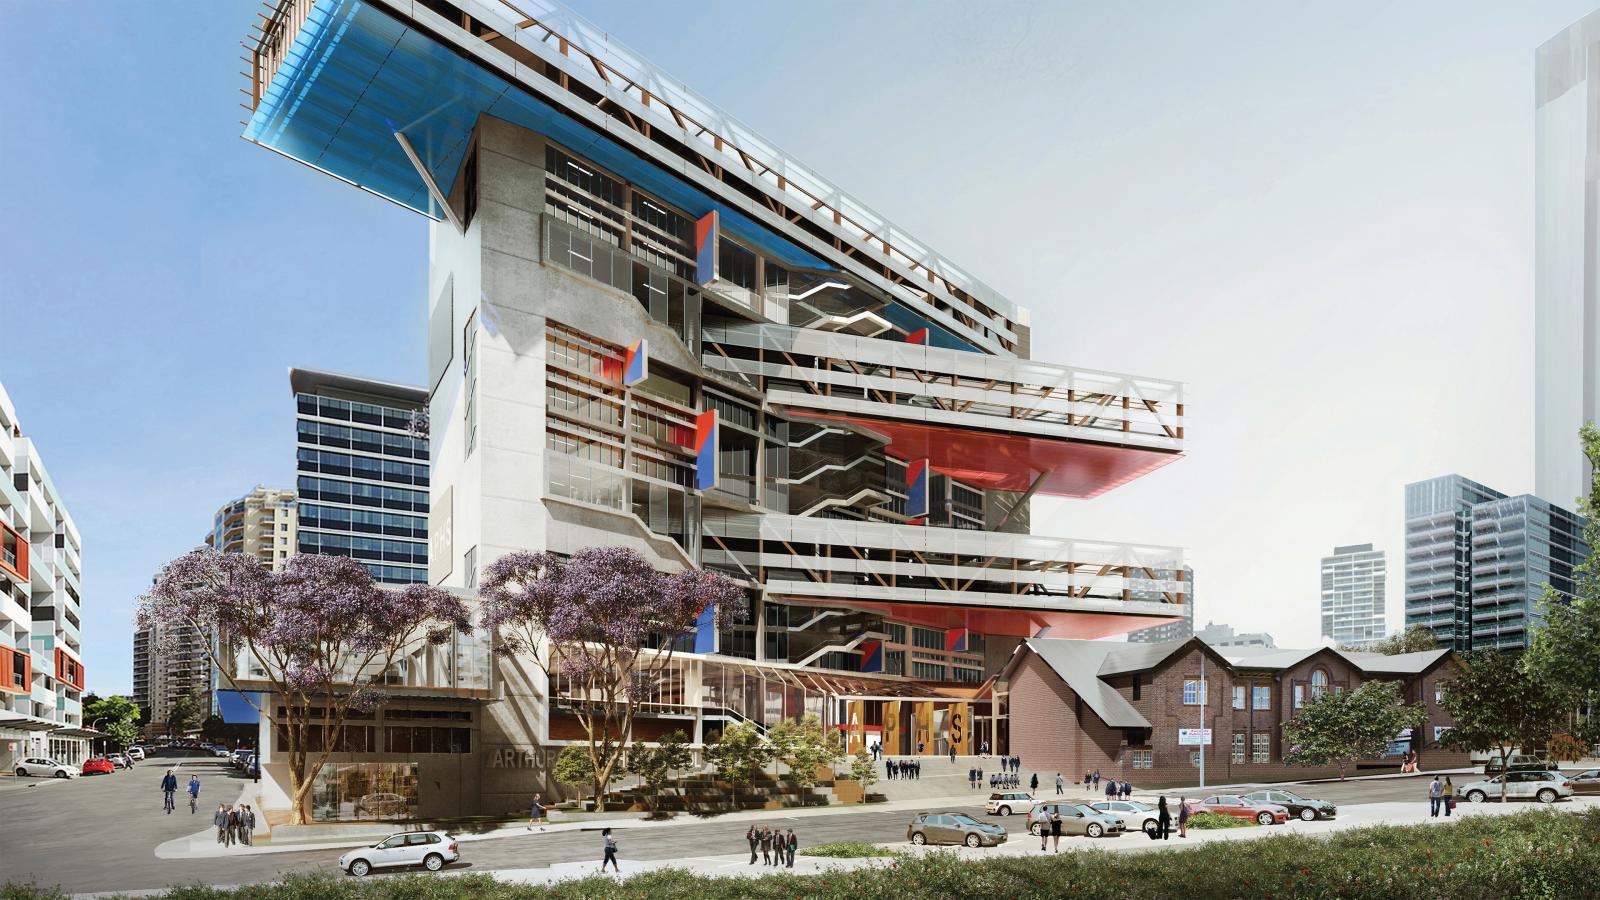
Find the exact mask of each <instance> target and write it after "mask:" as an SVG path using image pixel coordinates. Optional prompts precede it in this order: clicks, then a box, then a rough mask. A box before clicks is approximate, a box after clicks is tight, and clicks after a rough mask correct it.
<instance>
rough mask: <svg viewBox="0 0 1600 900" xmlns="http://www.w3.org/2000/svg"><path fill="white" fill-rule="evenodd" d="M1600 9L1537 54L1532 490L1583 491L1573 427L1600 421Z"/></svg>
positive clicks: (1571, 501) (1562, 496) (1557, 500)
mask: <svg viewBox="0 0 1600 900" xmlns="http://www.w3.org/2000/svg"><path fill="white" fill-rule="evenodd" d="M1597 67H1600V12H1592V13H1590V14H1588V15H1587V16H1584V17H1583V18H1582V19H1580V20H1578V22H1576V23H1575V24H1573V25H1572V26H1571V27H1569V28H1567V29H1566V30H1564V31H1562V32H1561V33H1560V34H1558V35H1556V36H1555V37H1552V38H1551V39H1550V40H1548V41H1546V42H1545V43H1544V44H1543V45H1541V46H1540V47H1539V49H1538V50H1537V51H1536V52H1535V54H1534V114H1533V115H1534V120H1533V121H1534V126H1533V127H1534V144H1533V147H1534V231H1533V234H1534V354H1533V359H1534V382H1533V409H1534V445H1535V454H1536V456H1535V467H1534V493H1535V494H1537V495H1538V496H1540V497H1542V498H1544V499H1545V500H1548V501H1550V502H1552V503H1554V504H1556V505H1557V506H1561V507H1568V508H1571V507H1573V506H1574V505H1575V502H1576V499H1577V498H1578V497H1579V496H1580V495H1581V496H1584V497H1587V496H1588V495H1589V490H1590V485H1591V481H1590V472H1589V467H1588V461H1587V460H1586V459H1585V457H1584V455H1583V453H1582V449H1581V447H1580V446H1579V444H1578V428H1579V427H1580V426H1582V425H1583V423H1584V422H1595V421H1600V249H1597V248H1600V222H1597V221H1596V218H1595V210H1594V204H1595V197H1596V193H1597V184H1596V179H1597V178H1600V75H1597V74H1596V73H1597V72H1600V69H1597Z"/></svg>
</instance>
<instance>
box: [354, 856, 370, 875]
mask: <svg viewBox="0 0 1600 900" xmlns="http://www.w3.org/2000/svg"><path fill="white" fill-rule="evenodd" d="M371 871H372V866H371V865H370V864H369V863H368V862H367V861H366V860H364V859H358V860H356V861H355V862H353V863H351V864H350V874H351V875H354V876H356V877H357V878H361V877H363V876H365V875H366V874H367V873H368V872H371Z"/></svg>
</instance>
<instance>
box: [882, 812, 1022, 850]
mask: <svg viewBox="0 0 1600 900" xmlns="http://www.w3.org/2000/svg"><path fill="white" fill-rule="evenodd" d="M1006 837H1007V835H1006V830H1005V829H1004V828H1001V827H1000V826H999V825H991V824H990V823H988V822H979V821H978V820H977V819H974V818H973V817H971V816H969V815H967V814H966V813H959V812H942V813H918V814H917V815H916V816H915V817H913V818H912V820H911V824H910V825H907V826H906V840H908V841H910V842H911V843H913V844H966V845H967V846H968V847H998V846H999V845H1001V844H1004V843H1005V842H1006Z"/></svg>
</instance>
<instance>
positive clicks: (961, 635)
mask: <svg viewBox="0 0 1600 900" xmlns="http://www.w3.org/2000/svg"><path fill="white" fill-rule="evenodd" d="M944 649H945V650H946V651H947V652H950V653H965V652H967V629H965V628H952V629H950V630H949V631H946V632H945V633H944Z"/></svg>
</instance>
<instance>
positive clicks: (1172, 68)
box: [0, 0, 1592, 693]
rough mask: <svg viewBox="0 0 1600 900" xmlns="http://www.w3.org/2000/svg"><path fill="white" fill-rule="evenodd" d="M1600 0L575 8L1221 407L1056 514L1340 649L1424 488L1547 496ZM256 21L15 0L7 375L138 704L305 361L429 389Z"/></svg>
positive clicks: (1, 153) (95, 614) (1047, 508)
mask: <svg viewBox="0 0 1600 900" xmlns="http://www.w3.org/2000/svg"><path fill="white" fill-rule="evenodd" d="M1591 4H1592V0H1587V2H1562V0H1547V2H1538V3H1525V4H1514V5H1506V4H1494V3H1469V4H1444V3H1438V4H1421V3H1393V4H1375V3H1353V4H1334V5H1326V4H1325V5H1320V6H1304V7H1298V8H1295V9H1282V8H1280V7H1278V6H1277V5H1273V4H1207V5H1204V6H1202V5H1199V4H1178V3H1173V4H1165V5H1163V4H1154V3H1146V4H1116V5H1114V6H1113V5H1106V6H1100V7H1093V8H1091V7H1090V5H1088V4H1080V5H1070V6H1069V5H1067V4H1037V5H1027V4H1003V3H1002V4H981V3H979V4H975V3H971V2H928V3H921V4H918V5H917V7H916V12H915V14H908V13H907V11H906V10H907V9H908V7H906V6H905V5H903V4H897V3H888V2H879V3H865V4H863V3H842V2H821V3H811V2H808V3H804V4H776V3H773V4H744V3H733V2H709V3H708V2H695V3H660V4H648V5H646V4H637V3H626V2H621V0H605V2H602V0H592V2H583V3H577V4H576V6H577V8H578V9H579V11H580V12H582V13H583V14H584V15H586V16H587V17H589V18H590V19H592V20H594V21H595V22H597V23H599V24H601V25H602V26H603V27H606V28H609V29H611V30H612V31H613V33H614V34H616V35H617V36H618V37H620V38H621V39H622V40H623V41H624V42H626V43H628V44H630V45H631V46H633V47H634V48H636V49H638V50H640V51H641V52H643V53H645V54H646V55H647V56H649V57H651V58H652V59H654V60H655V61H656V62H657V63H659V64H661V65H662V66H664V67H665V68H666V69H667V70H668V71H670V72H672V73H673V74H675V75H676V76H678V77H679V78H681V79H682V80H684V81H685V82H687V83H689V84H691V85H693V86H695V87H696V88H697V89H699V90H700V91H701V92H702V93H704V94H706V95H707V96H709V97H711V98H713V99H715V100H716V101H717V102H719V103H720V104H721V105H722V106H724V107H725V108H726V109H728V110H729V111H731V112H733V113H734V114H735V115H737V116H739V117H740V118H742V119H744V120H745V121H746V122H747V123H749V124H750V125H752V126H754V127H755V128H757V129H758V130H760V131H762V132H763V133H764V134H766V135H767V136H768V137H770V138H771V139H773V140H775V141H777V142H778V143H779V144H780V145H782V146H784V147H785V148H786V149H788V150H789V151H790V152H791V153H793V154H794V155H796V156H798V157H800V158H802V159H804V160H806V161H807V162H808V163H810V164H812V165H814V166H816V167H817V168H819V169H820V170H822V171H824V172H827V173H829V175H830V176H831V177H832V178H833V179H834V180H835V181H836V182H838V183H839V184H841V185H843V186H845V187H846V188H847V189H849V190H851V191H853V192H854V193H855V194H857V195H858V196H860V197H861V198H862V199H864V200H866V201H867V202H869V203H871V204H872V205H873V206H875V207H876V208H878V209H879V210H881V211H883V212H885V213H886V214H888V215H890V216H891V217H892V218H894V219H895V220H896V221H898V222H899V223H900V224H901V225H903V226H906V227H908V228H910V229H911V230H913V231H914V232H915V233H916V234H918V235H919V236H920V237H922V238H924V239H925V240H927V241H928V242H930V243H932V244H933V245H935V246H937V247H939V248H941V249H942V250H943V251H944V252H946V253H947V254H949V255H951V256H953V257H954V258H956V259H958V260H960V261H961V263H962V264H963V265H964V266H966V267H968V268H970V269H972V270H973V271H974V272H976V273H977V274H979V275H980V276H981V277H983V278H984V279H985V280H986V281H988V282H989V283H991V284H993V285H994V286H996V287H997V288H998V289H999V290H1001V291H1002V292H1004V293H1006V294H1007V295H1008V296H1010V297H1011V298H1012V299H1013V300H1015V301H1017V302H1019V303H1021V304H1023V305H1026V306H1028V307H1030V308H1031V310H1032V312H1033V317H1034V327H1035V347H1036V348H1037V349H1036V355H1039V356H1041V357H1042V358H1049V359H1052V360H1056V361H1062V362H1071V363H1075V364H1079V365H1085V366H1092V367H1098V368H1109V369H1121V370H1131V371H1137V372H1143V373H1147V374H1150V375H1155V376H1162V377H1171V378H1179V379H1183V380H1185V381H1187V382H1189V383H1190V386H1191V394H1192V402H1191V422H1190V425H1191V428H1190V439H1191V441H1190V443H1191V453H1190V457H1189V458H1188V459H1186V460H1184V461H1182V462H1180V463H1178V464H1175V465H1172V466H1168V467H1167V468H1166V469H1163V470H1162V471H1160V472H1158V473H1156V474H1155V475H1153V476H1151V477H1149V478H1147V479H1144V480H1143V481H1142V482H1139V483H1135V484H1133V485H1130V486H1128V487H1126V488H1123V489H1121V490H1119V491H1115V492H1112V494H1110V495H1107V496H1106V497H1104V498H1101V499H1099V500H1095V501H1092V502H1089V503H1075V504H1067V503H1053V502H1046V503H1042V504H1040V507H1039V508H1038V511H1037V513H1036V516H1035V518H1036V520H1037V522H1036V525H1035V530H1036V531H1040V532H1044V533H1053V534H1064V535H1072V536H1081V537H1105V538H1110V539H1117V540H1128V541H1151V542H1160V543H1171V544H1179V545H1184V546H1188V547H1190V548H1191V549H1192V551H1193V558H1194V565H1195V567H1196V569H1197V570H1198V574H1197V591H1198V594H1199V601H1200V602H1199V615H1200V617H1201V619H1202V620H1205V619H1208V618H1215V619H1218V620H1224V621H1231V622H1233V623H1234V624H1236V625H1240V626H1248V627H1250V628H1252V629H1255V628H1266V629H1267V630H1270V631H1274V632H1275V633H1277V635H1278V637H1279V639H1280V643H1285V642H1288V643H1304V642H1308V641H1310V640H1312V639H1314V637H1315V628H1316V625H1315V622H1314V619H1315V610H1316V599H1315V598H1316V567H1317V557H1319V556H1320V555H1322V554H1323V553H1326V552H1328V551H1329V550H1330V549H1331V548H1332V547H1333V545H1335V544H1345V543H1358V542H1365V541H1369V540H1371V541H1374V542H1376V543H1377V544H1378V545H1379V547H1380V548H1382V549H1386V550H1388V551H1389V553H1390V562H1391V572H1390V596H1391V600H1390V608H1391V610H1392V611H1395V610H1398V608H1399V605H1400V600H1399V597H1400V569H1399V566H1398V561H1399V554H1400V552H1401V544H1400V541H1399V535H1400V522H1399V519H1400V495H1399V491H1400V486H1401V485H1403V484H1404V483H1405V482H1406V481H1411V480H1416V479H1419V478H1424V477H1429V476H1432V475H1436V474H1442V473H1444V472H1447V471H1461V472H1462V473H1463V474H1467V475H1469V476H1471V477H1475V478H1477V479H1479V480H1481V481H1485V482H1487V483H1490V484H1493V485H1495V486H1498V487H1500V488H1501V489H1503V490H1507V491H1524V490H1529V489H1531V486H1532V474H1531V454H1532V440H1531V436H1530V432H1531V426H1532V418H1531V412H1529V410H1528V406H1527V401H1528V398H1529V393H1530V392H1531V391H1532V370H1531V365H1532V326H1531V321H1532V306H1531V303H1532V274H1531V272H1532V268H1531V259H1532V200H1531V191H1532V164H1531V160H1532V133H1533V132H1532V61H1533V48H1534V47H1535V46H1537V45H1538V44H1539V43H1540V42H1542V41H1543V40H1545V39H1546V38H1548V37H1549V36H1550V35H1552V34H1554V33H1555V32H1556V31H1558V30H1560V29H1561V28H1563V27H1565V26H1566V25H1567V24H1569V23H1570V22H1572V21H1575V20H1577V19H1578V18H1579V17H1581V16H1582V15H1583V14H1585V13H1587V12H1588V11H1589V10H1590V9H1591V8H1592V6H1591ZM258 6H259V4H257V3H256V2H254V0H248V2H247V0H239V2H231V0H230V2H206V3H190V4H183V5H182V11H181V14H180V13H179V12H178V10H177V9H176V8H173V9H168V8H165V7H164V8H163V9H162V11H161V12H160V13H158V14H156V15H152V14H151V12H150V10H149V9H146V8H145V7H144V6H143V5H140V4H128V3H112V2H104V3H82V2H60V3H34V2H22V0H0V171H3V172H4V174H5V176H6V179H7V201H8V202H7V209H8V212H9V215H7V216H6V217H4V219H3V221H0V336H3V338H4V349H3V350H0V380H3V381H4V383H5V385H6V387H7V389H8V390H9V391H10V393H11V396H12V399H13V400H14V401H15V403H16V405H17V409H18V414H19V416H20V418H21V420H22V423H23V426H24V428H25V429H26V431H27V432H28V434H29V435H30V436H31V437H33V438H34V439H35V440H36V441H38V443H39V445H40V447H41V450H42V453H43V454H44V456H45V459H46V461H47V464H48V465H49V466H50V467H51V470H52V472H53V473H54V477H55V480H56V482H57V484H58V485H59V486H60V488H61V489H62V492H63V493H64V495H65V497H66V500H67V503H68V505H69V508H70V509H71V510H72V512H73V515H74V516H75V517H76V518H77V521H78V524H79V526H80V528H81V529H82V531H83V535H84V542H85V548H84V566H85V573H84V587H85V593H84V606H85V622H84V626H85V627H84V635H85V645H86V646H85V657H86V667H87V669H88V673H89V686H90V688H91V689H93V690H96V691H99V692H102V693H104V692H115V691H126V690H127V689H128V688H129V686H130V683H131V673H130V655H131V654H130V619H131V615H132V609H133V602H134V599H135V597H136V596H137V595H138V593H139V591H140V590H141V589H142V588H143V586H144V585H146V584H148V582H149V579H150V577H151V575H152V574H153V573H154V572H155V570H156V569H157V568H158V567H159V565H160V564H161V563H162V562H163V561H164V560H165V559H167V558H170V557H172V556H174V555H176V554H178V553H181V552H183V551H184V550H186V549H188V548H190V547H192V546H193V545H195V544H196V543H197V542H198V541H199V540H200V539H201V538H202V536H203V535H204V534H205V533H206V531H207V530H208V529H209V526H210V517H211V514H212V512H213V511H214V510H215V509H216V507H217V506H219V505H220V504H222V503H223V502H225V501H227V500H228V499H230V498H232V497H235V496H238V495H239V494H241V493H243V492H244V491H246V490H248V489H249V488H250V487H251V486H253V485H255V484H257V483H265V484H269V485H274V486H283V487H292V486H293V471H292V464H293V436H292V434H293V415H292V406H291V398H290V395H289V387H288V377H287V370H288V368H289V367H290V366H310V367H325V368H333V369H339V370H344V371H350V372H356V373H360V374H365V375H371V376H375V377H381V378H388V379H394V380H400V381H410V382H420V381H421V380H422V376H423V372H424V353H425V349H424V340H423V318H422V307H423V302H424V298H423V296H422V294H423V285H424V274H425V271H424V266H425V264H426V248H427V232H426V228H425V226H424V224H423V221H422V220H421V219H419V218H418V217H417V216H415V215H413V214H411V213H408V212H406V211H404V210H401V209H399V208H397V207H394V206H391V205H389V204H386V203H384V202H383V201H381V200H378V199H376V198H373V197H371V196H369V195H366V194H363V193H361V192H359V191H357V190H355V189H352V188H350V187H348V186H345V185H343V184H340V183H337V182H335V181H334V180H333V179H330V178H328V177H326V176H322V175H320V174H317V173H315V172H312V171H310V170H308V169H305V168H304V167H301V166H299V165H296V164H294V163H292V162H289V161H287V160H284V159H281V158H279V157H276V156H274V155H272V154H270V153H268V152H266V151H263V150H261V149H259V148H256V147H253V146H251V145H249V144H246V143H245V142H243V141H241V140H239V138H238V134H239V132H240V130H241V129H240V126H239V120H240V119H241V118H242V117H243V116H244V114H245V112H244V110H243V109H241V108H240V107H239V105H238V104H239V102H240V101H241V100H242V99H243V97H244V95H243V94H241V93H240V92H239V89H240V88H241V87H243V86H244V83H245V82H244V79H243V78H242V77H241V76H240V75H239V74H238V73H239V72H241V71H242V70H243V69H244V63H242V62H240V61H239V59H238V57H239V56H240V55H241V53H242V50H241V48H240V47H239V45H238V40H239V38H240V37H241V36H242V35H243V34H244V33H245V30H246V28H247V27H248V23H249V21H250V20H251V18H252V17H253V16H254V14H255V10H256V9H257V8H258ZM1047 348H1048V349H1047ZM1391 618H1392V619H1394V620H1396V621H1397V620H1398V615H1397V613H1395V612H1391Z"/></svg>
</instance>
